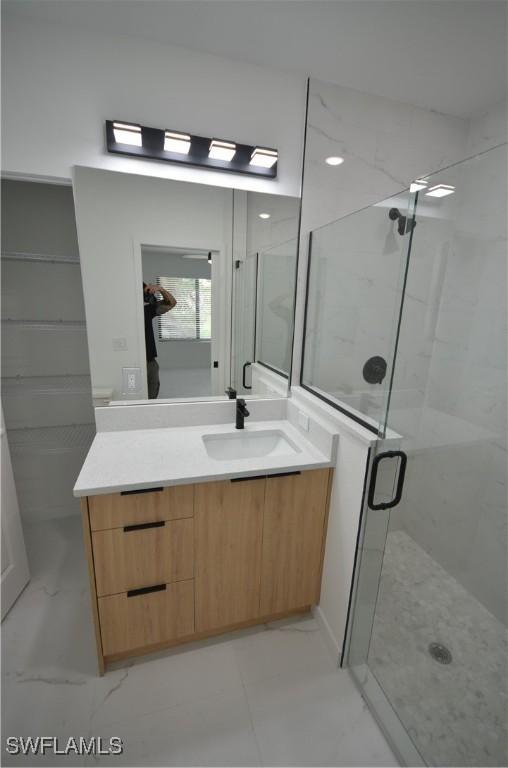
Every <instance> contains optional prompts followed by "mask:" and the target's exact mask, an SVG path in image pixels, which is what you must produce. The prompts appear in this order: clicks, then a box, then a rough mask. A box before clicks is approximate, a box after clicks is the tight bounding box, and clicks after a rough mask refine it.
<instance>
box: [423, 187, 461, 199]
mask: <svg viewBox="0 0 508 768" xmlns="http://www.w3.org/2000/svg"><path fill="white" fill-rule="evenodd" d="M454 192H455V187H452V185H451V184H436V186H435V187H431V188H430V189H429V191H428V192H426V193H425V197H446V196H447V195H453V193H454Z"/></svg>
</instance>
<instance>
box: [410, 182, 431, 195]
mask: <svg viewBox="0 0 508 768" xmlns="http://www.w3.org/2000/svg"><path fill="white" fill-rule="evenodd" d="M427 186H428V181H425V179H415V180H414V181H412V182H411V184H410V186H409V191H410V192H420V190H422V189H427Z"/></svg>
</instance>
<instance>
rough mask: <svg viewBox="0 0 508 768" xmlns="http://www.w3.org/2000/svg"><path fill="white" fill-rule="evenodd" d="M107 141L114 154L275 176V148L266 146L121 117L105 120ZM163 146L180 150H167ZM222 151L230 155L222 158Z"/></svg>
mask: <svg viewBox="0 0 508 768" xmlns="http://www.w3.org/2000/svg"><path fill="white" fill-rule="evenodd" d="M106 145H107V149H108V152H111V153H113V154H116V155H128V156H129V157H139V158H142V159H150V160H162V161H163V162H166V163H183V164H184V165H193V166H199V167H200V168H210V169H211V170H215V171H228V172H230V173H246V174H249V175H250V176H262V177H264V178H267V179H275V178H276V177H277V160H278V152H277V150H276V149H272V148H269V147H259V146H251V145H250V144H237V143H235V142H232V141H226V140H224V139H217V138H212V139H209V138H205V137H204V136H192V135H190V134H185V133H181V132H177V131H173V130H171V129H164V128H148V127H147V126H143V125H139V124H137V123H128V122H125V121H123V120H122V121H120V120H106ZM165 146H166V147H172V148H178V149H181V150H182V151H176V152H175V151H170V150H168V149H165V148H164V147H165ZM221 155H222V156H223V157H231V159H221Z"/></svg>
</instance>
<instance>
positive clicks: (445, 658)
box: [429, 643, 453, 664]
mask: <svg viewBox="0 0 508 768" xmlns="http://www.w3.org/2000/svg"><path fill="white" fill-rule="evenodd" d="M429 653H430V655H431V656H432V658H433V659H434V660H435V661H438V662H439V663H440V664H451V662H452V659H453V657H452V654H451V651H449V650H448V648H447V647H446V645H442V644H441V643H431V644H430V645H429Z"/></svg>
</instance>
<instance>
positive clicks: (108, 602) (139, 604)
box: [98, 580, 194, 656]
mask: <svg viewBox="0 0 508 768" xmlns="http://www.w3.org/2000/svg"><path fill="white" fill-rule="evenodd" d="M148 590H152V591H148ZM137 591H138V590H134V594H132V593H130V592H124V593H123V594H121V595H110V596H108V597H99V599H98V604H99V617H100V626H101V638H102V648H103V653H104V655H105V656H110V655H112V654H115V653H124V652H125V651H131V650H134V649H137V648H142V647H144V646H149V645H154V644H156V643H164V642H168V641H170V640H177V639H178V638H180V637H185V636H187V635H192V634H193V632H194V581H192V580H189V581H177V582H175V583H174V584H162V585H158V586H154V587H149V588H147V590H139V592H140V593H139V594H136V592H137Z"/></svg>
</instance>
